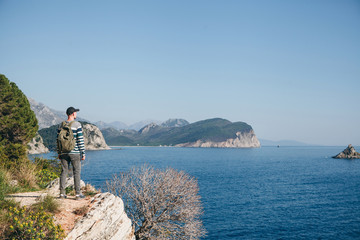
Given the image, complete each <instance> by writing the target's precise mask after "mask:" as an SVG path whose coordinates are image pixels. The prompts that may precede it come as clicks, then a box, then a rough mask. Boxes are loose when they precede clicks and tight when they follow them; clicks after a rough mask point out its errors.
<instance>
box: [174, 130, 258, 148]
mask: <svg viewBox="0 0 360 240" xmlns="http://www.w3.org/2000/svg"><path fill="white" fill-rule="evenodd" d="M175 146H176V147H218V148H257V147H260V142H259V140H258V139H257V137H256V135H255V133H254V131H253V130H250V131H249V132H237V133H236V138H229V139H227V140H226V141H221V142H215V141H203V140H198V141H196V142H192V143H182V144H177V145H175Z"/></svg>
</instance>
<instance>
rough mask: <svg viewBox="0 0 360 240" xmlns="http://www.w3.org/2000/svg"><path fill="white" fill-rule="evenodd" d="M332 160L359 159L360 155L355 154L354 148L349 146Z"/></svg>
mask: <svg viewBox="0 0 360 240" xmlns="http://www.w3.org/2000/svg"><path fill="white" fill-rule="evenodd" d="M333 158H346V159H360V153H358V152H356V150H355V148H354V147H353V146H352V145H351V144H349V146H348V147H347V148H345V149H344V151H342V152H341V153H339V154H338V155H336V156H333Z"/></svg>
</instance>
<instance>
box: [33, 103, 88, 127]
mask: <svg viewBox="0 0 360 240" xmlns="http://www.w3.org/2000/svg"><path fill="white" fill-rule="evenodd" d="M28 100H29V103H30V108H31V110H33V111H34V113H35V115H36V118H37V120H38V124H39V129H43V128H48V127H51V126H53V125H56V124H59V123H61V122H62V121H64V120H66V119H67V116H66V113H65V111H66V109H64V111H63V112H62V111H58V110H54V109H51V108H49V107H48V106H46V105H45V104H43V103H38V102H36V101H35V100H34V99H32V98H28ZM77 120H78V121H84V122H88V121H87V120H86V119H84V118H77Z"/></svg>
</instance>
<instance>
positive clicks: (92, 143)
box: [82, 123, 110, 150]
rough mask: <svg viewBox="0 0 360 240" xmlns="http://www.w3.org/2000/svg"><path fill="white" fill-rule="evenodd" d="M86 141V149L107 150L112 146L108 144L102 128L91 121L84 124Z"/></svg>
mask: <svg viewBox="0 0 360 240" xmlns="http://www.w3.org/2000/svg"><path fill="white" fill-rule="evenodd" d="M82 127H83V134H84V143H85V148H86V150H107V149H110V147H109V146H108V145H107V144H106V142H105V139H104V136H103V134H102V133H101V131H100V129H99V128H98V127H97V126H95V125H93V124H90V123H86V124H82Z"/></svg>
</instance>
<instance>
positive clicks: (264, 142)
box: [259, 139, 312, 147]
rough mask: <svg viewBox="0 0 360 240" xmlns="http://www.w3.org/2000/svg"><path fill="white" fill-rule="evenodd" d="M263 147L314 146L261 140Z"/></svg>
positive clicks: (292, 141)
mask: <svg viewBox="0 0 360 240" xmlns="http://www.w3.org/2000/svg"><path fill="white" fill-rule="evenodd" d="M259 140H260V142H261V145H262V146H291V147H297V146H299V147H300V146H311V145H312V144H307V143H303V142H298V141H294V140H280V141H271V140H266V139H259Z"/></svg>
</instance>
